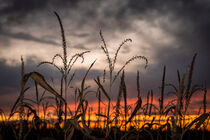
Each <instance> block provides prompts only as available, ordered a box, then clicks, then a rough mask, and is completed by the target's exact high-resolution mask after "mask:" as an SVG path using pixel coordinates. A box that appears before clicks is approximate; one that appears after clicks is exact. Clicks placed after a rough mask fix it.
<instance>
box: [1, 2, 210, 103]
mask: <svg viewBox="0 0 210 140" xmlns="http://www.w3.org/2000/svg"><path fill="white" fill-rule="evenodd" d="M53 11H57V12H58V13H59V15H60V16H61V19H62V21H63V24H64V28H65V33H66V38H67V43H68V46H69V48H68V51H69V54H70V56H71V55H73V54H74V53H75V52H82V51H86V50H90V51H91V52H90V53H89V54H86V55H85V62H84V64H80V63H77V65H75V69H74V70H76V69H77V77H76V79H75V86H76V85H77V86H78V85H79V79H81V77H82V75H83V74H84V72H85V69H87V68H88V66H89V65H90V64H91V63H92V62H93V61H94V60H95V59H96V58H97V62H96V64H95V66H94V67H93V70H92V72H91V73H90V76H89V80H88V83H89V84H92V83H93V81H91V77H92V78H95V77H96V76H98V75H99V76H101V75H102V74H103V69H104V68H106V69H107V68H108V65H107V64H106V57H105V55H104V54H103V51H102V50H101V49H100V45H101V44H102V43H101V39H100V36H99V31H100V30H102V32H103V35H104V38H105V40H106V41H107V45H108V48H109V50H110V53H111V56H113V55H114V51H115V50H116V49H117V47H118V46H119V44H120V43H121V42H122V41H123V40H124V39H126V38H131V39H132V40H133V41H132V42H131V43H127V44H126V45H125V46H124V47H123V48H122V50H121V51H120V55H119V58H118V65H117V66H116V67H117V68H119V67H120V66H122V65H123V64H124V63H125V61H126V60H127V59H128V58H130V57H131V56H133V55H144V56H146V57H147V58H148V60H149V65H148V68H147V69H146V70H145V69H144V64H145V63H144V61H141V63H140V64H139V63H138V62H137V63H133V64H130V65H129V68H126V73H127V74H126V79H127V81H128V83H129V84H128V85H129V97H130V98H134V97H135V96H136V93H135V92H136V90H135V88H136V87H135V75H136V70H140V72H141V82H142V88H143V91H144V93H146V91H147V90H150V89H151V88H152V89H154V90H155V91H156V92H155V93H156V94H157V92H159V90H158V87H159V86H160V83H161V75H162V70H163V66H164V65H166V69H167V71H166V81H167V82H168V83H174V84H177V76H176V70H177V69H179V70H180V72H181V73H183V72H184V71H185V70H186V69H187V68H188V66H189V65H190V63H191V60H192V57H193V55H194V53H198V56H197V59H196V63H195V70H194V77H193V83H194V84H203V83H204V82H205V81H206V84H207V87H208V88H210V76H209V71H210V65H209V60H210V55H209V53H210V48H209V47H210V39H209V37H210V18H209V17H210V2H209V1H208V0H176V1H172V0H150V1H148V0H123V1H122V0H114V1H113V0H104V1H99V0H88V1H86V0H62V1H57V0H6V1H2V0H0V100H1V101H0V107H6V106H11V105H12V104H13V102H14V100H15V97H17V96H18V90H19V81H20V77H19V72H20V56H21V55H22V56H23V57H24V60H25V61H26V69H27V70H28V71H33V70H36V71H40V72H42V74H44V75H46V77H47V79H48V80H49V79H50V77H54V79H57V80H58V78H59V74H58V72H56V71H55V70H54V69H52V68H51V67H48V66H46V67H44V68H37V67H36V65H37V64H38V63H39V62H40V61H44V60H48V61H50V60H51V58H52V57H53V55H54V54H56V53H58V52H60V53H62V49H61V37H60V29H59V26H58V22H57V19H56V17H55V15H54V14H53ZM69 58H70V57H69ZM58 64H59V62H58ZM49 71H50V72H51V74H50V73H49ZM11 95H14V96H13V97H14V99H12V98H9V97H10V96H11ZM115 96H116V95H113V97H115ZM143 96H145V94H144V95H143ZM89 100H90V101H94V100H95V97H94V96H90V97H89ZM209 101H210V99H209V98H208V102H209Z"/></svg>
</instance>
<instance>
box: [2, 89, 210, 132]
mask: <svg viewBox="0 0 210 140" xmlns="http://www.w3.org/2000/svg"><path fill="white" fill-rule="evenodd" d="M209 91H210V90H208V92H209ZM201 95H203V93H196V94H195V96H193V97H192V100H191V103H193V102H200V101H202V100H203V96H201ZM170 100H172V99H169V98H165V99H164V102H165V105H166V104H167V103H168V102H169V101H170ZM208 100H210V95H209V94H207V102H208ZM157 101H158V97H157V96H155V97H154V100H153V104H154V105H156V106H158V102H157ZM136 102H137V99H136V98H132V99H128V100H127V104H128V105H130V106H131V109H129V110H128V113H127V118H126V119H127V120H128V118H129V116H130V115H131V113H132V111H133V110H134V108H135V104H136ZM201 103H202V102H201ZM115 104H116V102H115V101H112V102H111V108H110V119H111V120H112V119H114V115H115V114H114V111H115V110H114V106H115ZM144 104H146V97H144V98H142V105H144ZM77 105H78V104H77ZM107 105H108V102H107V101H103V103H101V108H100V110H101V111H100V113H101V114H103V115H105V116H106V111H107ZM123 105H124V102H123V101H121V106H123ZM68 108H69V109H70V110H71V112H72V113H73V114H74V111H75V110H74V109H75V105H74V104H70V105H68ZM121 110H123V109H121ZM198 110H199V107H198V108H196V110H193V109H190V110H189V112H198ZM206 112H210V109H209V108H207V109H206ZM200 113H203V110H201V112H200ZM96 114H98V101H95V102H92V103H89V104H88V108H87V111H86V116H85V120H86V123H87V124H88V120H90V124H89V125H90V126H89V127H90V128H95V127H100V128H104V127H105V126H106V118H104V117H100V120H99V123H98V122H97V121H98V118H99V117H98V116H97V115H96ZM122 114H123V111H122ZM142 114H143V113H142V111H140V112H139V113H138V115H136V116H135V117H134V118H133V120H132V122H131V123H129V124H128V125H127V129H129V127H130V125H131V126H133V127H135V128H137V129H138V128H141V127H142V126H143V125H144V124H145V123H150V122H151V121H152V119H153V117H155V121H154V122H157V123H159V124H161V125H162V124H165V123H166V120H167V119H168V118H169V117H170V115H168V116H161V118H160V116H159V115H155V114H152V115H151V116H149V115H142ZM38 115H39V117H40V118H41V119H43V120H57V116H56V114H55V109H54V108H52V107H50V108H48V109H47V112H46V114H45V115H44V112H43V110H42V107H40V112H39V114H38ZM199 115H200V114H199ZM199 115H198V113H196V114H187V115H186V116H185V119H186V121H185V123H188V124H189V123H190V122H192V121H193V120H194V119H195V118H197V117H198V116H199ZM32 117H33V115H31V116H30V117H29V118H27V117H26V116H25V118H24V119H26V120H27V119H28V120H30V121H31V120H32ZM70 118H71V117H70V113H69V112H68V116H67V119H70ZM5 120H8V113H6V119H5V118H2V116H0V121H5ZM17 120H19V116H18V114H15V115H14V116H13V117H11V118H10V120H9V121H17ZM124 120H125V119H124V116H123V115H120V116H119V118H118V124H117V126H121V127H120V128H121V129H122V130H124V125H123V124H124ZM114 125H115V124H114V121H113V123H112V124H111V126H114ZM61 126H62V124H61ZM81 126H82V124H81ZM51 127H54V126H53V125H52V124H48V128H51ZM154 128H158V126H154ZM207 130H209V131H210V126H209V125H208V126H207Z"/></svg>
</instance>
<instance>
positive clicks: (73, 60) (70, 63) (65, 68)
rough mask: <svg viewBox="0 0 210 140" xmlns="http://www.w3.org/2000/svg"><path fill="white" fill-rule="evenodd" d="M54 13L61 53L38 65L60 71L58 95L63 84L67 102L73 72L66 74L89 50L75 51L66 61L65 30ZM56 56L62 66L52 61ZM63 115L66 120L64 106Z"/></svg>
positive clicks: (61, 93)
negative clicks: (57, 25) (59, 32)
mask: <svg viewBox="0 0 210 140" xmlns="http://www.w3.org/2000/svg"><path fill="white" fill-rule="evenodd" d="M54 14H55V15H56V17H57V19H58V22H59V25H60V30H61V37H62V49H63V54H62V55H61V54H59V53H58V54H55V55H54V56H53V58H52V61H51V62H49V61H43V62H41V63H40V64H39V65H38V67H39V66H40V65H43V64H49V65H52V66H53V67H55V68H56V69H57V70H58V71H59V72H60V73H61V75H62V76H61V86H60V95H61V96H63V86H64V99H65V100H66V102H67V90H68V87H69V86H70V82H71V80H72V79H73V76H74V74H73V75H72V76H71V77H70V78H69V80H68V75H69V73H70V71H71V70H72V67H73V65H74V64H75V63H76V61H77V60H78V58H81V59H82V61H81V63H83V62H84V56H83V55H84V54H85V53H88V52H90V51H84V52H81V53H76V54H74V55H73V56H71V58H70V59H69V61H68V55H67V45H66V39H65V32H64V28H63V24H62V21H61V18H60V16H59V15H58V13H57V12H54ZM56 58H60V59H61V61H62V63H63V66H61V67H59V66H58V65H56V64H55V62H54V61H55V59H56ZM61 103H62V102H61ZM67 105H68V103H67ZM61 108H62V104H61ZM59 114H60V116H61V115H62V113H59ZM64 115H65V120H66V116H67V107H65V112H64Z"/></svg>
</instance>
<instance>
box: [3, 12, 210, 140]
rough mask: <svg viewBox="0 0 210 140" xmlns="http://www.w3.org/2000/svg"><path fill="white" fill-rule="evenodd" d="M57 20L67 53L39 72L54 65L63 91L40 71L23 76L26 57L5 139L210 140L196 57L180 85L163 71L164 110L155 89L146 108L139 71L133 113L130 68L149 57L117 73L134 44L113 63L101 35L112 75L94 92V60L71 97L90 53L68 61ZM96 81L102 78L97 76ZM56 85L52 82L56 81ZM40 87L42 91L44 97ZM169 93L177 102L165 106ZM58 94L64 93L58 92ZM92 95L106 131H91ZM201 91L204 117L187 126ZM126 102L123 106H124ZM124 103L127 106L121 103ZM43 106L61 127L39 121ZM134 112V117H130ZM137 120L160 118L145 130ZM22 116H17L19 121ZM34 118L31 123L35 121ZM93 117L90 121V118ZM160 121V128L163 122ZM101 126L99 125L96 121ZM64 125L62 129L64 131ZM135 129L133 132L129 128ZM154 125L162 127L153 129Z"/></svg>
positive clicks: (5, 119) (5, 125) (107, 74)
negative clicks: (76, 68)
mask: <svg viewBox="0 0 210 140" xmlns="http://www.w3.org/2000/svg"><path fill="white" fill-rule="evenodd" d="M55 15H56V17H57V18H58V21H59V25H60V28H61V37H62V43H63V45H62V49H63V54H62V55H61V54H55V55H54V56H53V58H52V61H51V62H48V61H44V62H41V63H40V64H39V65H38V67H40V66H42V65H45V64H48V65H51V66H53V67H54V68H55V69H57V70H58V71H59V72H60V73H61V78H60V83H59V85H60V87H59V89H57V88H56V87H54V86H53V85H54V84H49V82H47V81H46V80H45V77H44V76H43V75H42V74H40V73H38V72H30V73H25V72H24V61H23V59H22V58H21V62H22V64H21V87H20V95H19V97H18V99H17V101H16V102H15V103H14V106H13V107H12V108H11V112H10V114H9V116H6V115H5V114H4V112H3V110H0V115H1V116H0V117H1V120H2V121H1V123H0V139H3V140H4V139H5V140H9V139H17V140H27V139H28V140H41V139H43V140H44V139H45V140H47V139H52V140H53V139H56V140H57V139H58V140H60V139H61V140H63V139H64V140H71V139H73V140H74V139H111V140H112V139H113V140H124V139H126V140H130V139H143V140H148V139H151V140H155V139H157V140H166V139H167V140H179V139H190V140H191V139H196V140H197V139H202V140H208V139H209V133H210V132H209V131H208V129H207V128H209V119H210V113H209V112H207V107H206V106H207V102H206V96H207V88H206V86H205V84H204V85H192V76H193V69H194V64H195V60H196V57H197V54H195V55H194V56H193V59H192V62H191V64H190V67H189V68H188V69H187V70H186V71H185V72H184V73H183V74H182V75H181V74H180V72H179V71H178V70H177V77H178V82H177V83H178V85H177V86H176V84H172V83H166V82H165V79H166V76H165V75H166V74H165V73H166V67H165V66H164V68H163V75H162V82H161V86H160V98H159V106H157V105H155V104H154V103H153V90H149V92H148V94H147V100H146V103H145V104H143V103H142V93H141V88H140V79H139V72H138V71H137V76H136V87H137V101H136V103H135V107H134V108H131V107H130V105H129V104H128V103H127V89H126V81H125V75H126V74H125V72H124V69H125V67H126V66H127V65H128V64H129V63H132V62H133V61H137V60H143V61H145V62H146V64H145V68H146V67H147V64H148V60H147V58H146V57H145V56H139V55H136V56H132V57H131V58H130V59H128V60H127V61H126V62H125V64H124V65H123V66H122V67H121V68H120V69H119V70H116V69H115V64H116V62H117V57H118V53H119V51H120V49H121V47H123V45H124V44H125V43H127V42H131V41H132V40H131V39H125V40H124V41H123V42H122V43H121V44H120V45H119V47H118V48H117V50H116V53H115V55H114V57H113V58H112V57H111V56H110V54H109V51H108V48H107V46H106V42H105V39H104V37H103V35H102V32H101V31H100V37H101V40H102V46H101V49H102V50H103V52H104V54H105V55H106V58H107V63H108V70H104V73H103V76H102V77H99V76H98V77H96V78H95V79H93V81H94V82H95V84H96V85H97V88H96V89H95V90H94V91H93V90H91V91H90V90H89V89H90V86H87V85H86V84H85V81H86V77H87V75H88V73H89V71H90V70H91V69H92V67H93V66H94V64H95V62H96V61H94V62H93V63H92V64H91V65H90V67H89V68H88V69H87V71H86V73H85V74H84V76H83V79H82V80H81V83H80V87H73V89H74V93H69V88H70V87H71V88H72V83H71V82H72V81H73V79H74V75H75V73H72V67H73V65H74V64H75V62H76V61H77V60H78V59H82V62H83V61H84V59H85V58H84V55H85V54H86V53H89V51H84V52H82V53H77V54H75V55H73V56H72V57H71V58H70V59H69V58H68V56H67V46H66V39H65V34H64V29H63V25H62V22H61V19H60V17H59V15H58V14H57V13H56V12H55ZM55 59H60V60H61V61H62V63H63V66H61V67H60V66H59V65H56V64H55V62H54V61H55ZM96 76H97V75H96ZM29 79H32V80H33V81H34V85H35V86H34V90H35V94H36V98H35V99H28V98H27V97H26V96H25V93H27V92H28V90H29V88H30V86H32V85H30V86H28V85H27V84H28V81H29ZM117 79H118V80H119V84H118V92H117V93H114V94H116V95H117V100H116V102H115V103H116V104H115V105H113V104H111V101H113V99H111V97H110V95H111V94H113V84H114V83H115V84H117V83H116V81H117ZM52 83H53V81H52ZM41 88H42V90H44V91H42V92H41ZM165 88H170V89H172V91H171V93H173V94H174V95H175V98H174V99H171V101H170V102H168V103H165V101H164V98H165V94H166V91H165ZM58 91H59V92H58ZM90 92H94V93H95V94H96V98H97V100H98V109H97V113H96V114H95V115H96V116H97V119H98V123H99V122H100V121H101V119H103V120H104V128H103V129H102V128H99V127H95V128H91V127H90V122H91V120H90V119H87V116H90V113H88V112H89V107H88V101H87V99H86V95H87V94H89V93H90ZM196 92H200V93H202V96H203V103H202V104H201V108H200V110H199V113H198V114H199V115H198V117H197V118H195V119H194V120H192V121H187V119H186V116H187V114H188V113H189V112H188V107H189V105H190V101H191V97H192V96H193V94H194V93H196ZM68 94H74V95H75V110H74V111H72V109H70V108H69V106H68V105H69V103H68V100H67V97H68ZM102 95H103V96H104V97H105V98H106V100H107V103H106V111H105V113H104V112H102V111H101V104H102V103H103V100H102ZM49 100H53V101H54V104H50V103H51V102H49ZM121 100H123V101H121ZM121 102H123V105H122V103H121ZM40 106H41V107H42V108H43V109H42V111H43V113H44V116H45V115H46V112H47V109H48V108H49V107H52V108H53V109H54V110H55V112H56V116H57V120H56V122H54V123H53V127H47V125H48V120H47V119H46V118H45V117H44V118H41V117H40V110H39V108H40ZM128 112H131V113H128ZM137 115H148V116H151V115H158V116H159V117H158V119H157V118H155V117H154V118H153V119H152V120H151V121H150V122H146V123H145V122H140V121H138V123H144V124H143V126H141V127H138V123H137V125H135V121H134V119H135V118H136V116H137ZM15 116H16V118H17V120H18V121H15V122H12V121H10V120H11V118H14V117H15ZM17 116H18V117H17ZM164 116H168V117H167V119H166V120H165V122H164V123H163V124H162V123H160V119H161V117H164ZM30 117H31V119H28V118H30ZM89 118H90V117H89ZM120 118H123V123H121V122H120ZM158 121H159V123H158ZM96 123H97V122H96ZM60 124H63V126H62V127H61V125H60ZM130 124H134V125H131V127H129V125H130ZM154 126H157V127H156V128H154ZM122 128H123V129H122Z"/></svg>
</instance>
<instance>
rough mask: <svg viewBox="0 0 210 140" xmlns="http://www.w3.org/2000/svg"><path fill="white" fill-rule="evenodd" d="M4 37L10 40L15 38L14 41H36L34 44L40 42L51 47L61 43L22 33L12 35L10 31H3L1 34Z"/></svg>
mask: <svg viewBox="0 0 210 140" xmlns="http://www.w3.org/2000/svg"><path fill="white" fill-rule="evenodd" d="M0 34H1V35H2V36H6V37H9V38H14V39H21V40H27V41H34V42H38V43H44V44H50V45H56V46H57V45H59V43H57V42H55V41H53V40H44V39H41V38H37V37H35V36H33V35H30V34H27V33H22V32H18V33H12V32H9V31H4V32H3V31H2V32H1V33H0Z"/></svg>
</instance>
